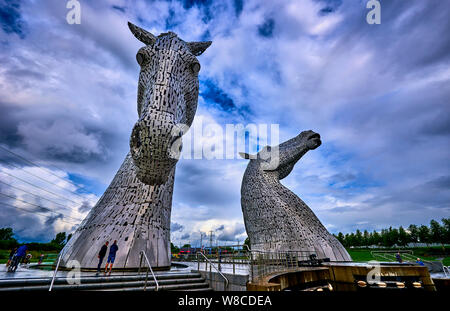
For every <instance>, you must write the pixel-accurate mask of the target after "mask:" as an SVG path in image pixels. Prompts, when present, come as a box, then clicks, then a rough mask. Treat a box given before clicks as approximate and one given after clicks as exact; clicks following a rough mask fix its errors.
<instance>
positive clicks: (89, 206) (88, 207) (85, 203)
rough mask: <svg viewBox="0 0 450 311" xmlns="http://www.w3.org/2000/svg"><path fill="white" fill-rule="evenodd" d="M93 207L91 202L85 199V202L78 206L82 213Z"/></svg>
mask: <svg viewBox="0 0 450 311" xmlns="http://www.w3.org/2000/svg"><path fill="white" fill-rule="evenodd" d="M91 208H92V205H91V204H90V203H89V202H87V201H84V202H83V204H82V205H81V206H80V207H78V210H79V211H80V213H85V212H89V211H90V210H91Z"/></svg>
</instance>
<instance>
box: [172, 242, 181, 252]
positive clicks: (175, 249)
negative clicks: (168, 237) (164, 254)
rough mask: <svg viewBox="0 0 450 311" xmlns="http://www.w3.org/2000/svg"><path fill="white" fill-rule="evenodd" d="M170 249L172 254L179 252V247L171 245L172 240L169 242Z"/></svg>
mask: <svg viewBox="0 0 450 311" xmlns="http://www.w3.org/2000/svg"><path fill="white" fill-rule="evenodd" d="M170 251H171V253H173V254H177V253H179V252H180V249H179V248H178V247H176V246H175V245H173V243H172V242H170Z"/></svg>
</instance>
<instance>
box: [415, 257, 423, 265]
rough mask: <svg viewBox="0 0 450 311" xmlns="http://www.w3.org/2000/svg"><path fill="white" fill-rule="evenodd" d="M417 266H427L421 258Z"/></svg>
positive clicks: (418, 259) (417, 261)
mask: <svg viewBox="0 0 450 311" xmlns="http://www.w3.org/2000/svg"><path fill="white" fill-rule="evenodd" d="M416 264H418V265H419V266H425V264H424V263H423V261H422V259H420V258H417V260H416Z"/></svg>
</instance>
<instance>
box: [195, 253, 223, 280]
mask: <svg viewBox="0 0 450 311" xmlns="http://www.w3.org/2000/svg"><path fill="white" fill-rule="evenodd" d="M198 254H200V255H202V256H203V257H204V258H205V259H206V261H207V262H209V265H210V267H214V269H216V271H217V272H219V274H220V275H221V276H222V277H223V278H224V279H225V284H226V286H225V288H228V279H227V277H226V276H225V275H223V273H222V272H220V270H219V269H217V268H216V266H215V265H213V263H212V261H211V260H209V259H208V257H206V256H205V254H203V253H202V252H197V262H200V261H199V260H198Z"/></svg>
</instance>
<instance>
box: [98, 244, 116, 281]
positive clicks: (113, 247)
mask: <svg viewBox="0 0 450 311" xmlns="http://www.w3.org/2000/svg"><path fill="white" fill-rule="evenodd" d="M108 245H109V242H106V243H105V244H104V245H103V246H102V248H101V249H100V252H99V253H98V266H97V275H98V274H99V273H100V270H101V266H102V262H103V258H105V255H106V252H107V251H108ZM118 250H119V247H118V246H117V240H114V243H113V245H111V247H110V248H109V254H108V259H107V260H106V266H105V275H106V273H107V272H108V266H109V273H108V275H111V270H112V267H113V264H114V260H116V253H117V251H118Z"/></svg>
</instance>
